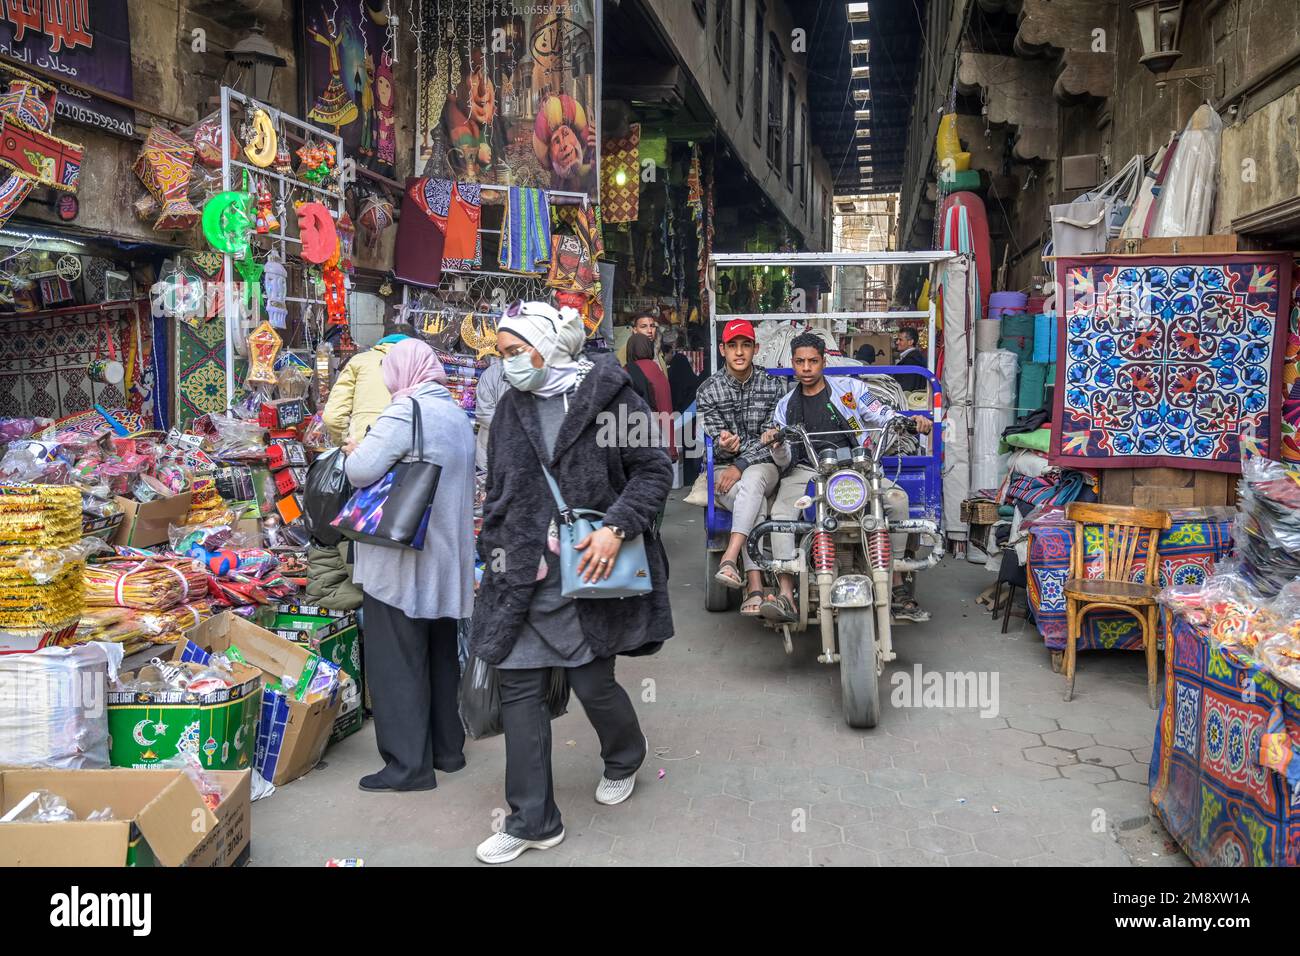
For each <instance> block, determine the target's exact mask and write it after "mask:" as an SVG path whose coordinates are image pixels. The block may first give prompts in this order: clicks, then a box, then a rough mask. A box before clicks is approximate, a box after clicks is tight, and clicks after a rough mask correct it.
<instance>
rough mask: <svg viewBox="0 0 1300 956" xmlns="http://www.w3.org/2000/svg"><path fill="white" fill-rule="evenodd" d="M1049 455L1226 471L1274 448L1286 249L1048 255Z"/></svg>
mask: <svg viewBox="0 0 1300 956" xmlns="http://www.w3.org/2000/svg"><path fill="white" fill-rule="evenodd" d="M1057 267H1058V270H1059V272H1058V275H1059V276H1060V285H1061V288H1062V289H1063V290H1064V295H1065V307H1064V308H1063V309H1062V310H1061V319H1060V321H1061V326H1060V346H1059V347H1060V354H1061V357H1060V362H1059V368H1060V378H1061V385H1060V386H1059V387H1058V388H1057V389H1056V392H1055V396H1056V397H1055V414H1054V415H1053V421H1054V422H1058V423H1059V425H1060V427H1059V430H1054V431H1056V434H1054V436H1053V444H1052V453H1051V456H1050V459H1049V460H1050V461H1051V463H1052V464H1053V465H1064V466H1072V467H1085V468H1156V467H1170V468H1200V469H1206V470H1211V471H1226V472H1236V471H1239V470H1240V468H1241V459H1242V455H1243V453H1248V454H1253V455H1261V456H1265V457H1267V456H1269V455H1274V456H1276V455H1277V454H1278V451H1279V449H1280V448H1281V444H1280V442H1281V431H1282V429H1281V424H1282V414H1281V413H1282V408H1281V402H1280V401H1279V400H1278V395H1279V393H1280V390H1281V386H1282V357H1283V354H1284V352H1285V350H1286V334H1287V322H1286V321H1285V319H1284V310H1285V309H1286V308H1287V304H1288V299H1289V297H1290V295H1291V258H1290V256H1286V255H1275V254H1264V253H1249V254H1246V253H1242V254H1236V255H1229V256H1218V257H1216V258H1215V260H1214V261H1212V262H1211V261H1197V260H1196V259H1195V258H1194V257H1190V256H1156V257H1152V258H1146V259H1142V260H1133V259H1122V260H1108V259H1107V258H1106V257H1105V256H1090V257H1086V258H1080V259H1063V260H1060V261H1059V262H1058V263H1057Z"/></svg>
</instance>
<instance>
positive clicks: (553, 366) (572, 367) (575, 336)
mask: <svg viewBox="0 0 1300 956" xmlns="http://www.w3.org/2000/svg"><path fill="white" fill-rule="evenodd" d="M509 312H516V313H517V314H514V315H510V314H507V315H505V316H503V317H502V319H501V321H500V322H499V323H497V331H498V332H509V333H510V334H511V335H517V336H519V338H521V339H523V340H524V341H525V342H527V343H528V344H529V345H531V346H532V347H533V348H535V349H537V351H538V352H539V353H540V354H541V356H542V361H543V362H544V363H545V364H546V381H545V382H543V383H542V384H541V386H540V387H538V388H535V389H533V394H534V395H540V396H541V397H542V398H554V397H555V396H556V395H563V394H565V393H566V392H570V391H572V390H573V389H574V388H576V387H577V385H578V383H579V381H580V379H581V376H582V374H584V373H585V372H586V371H587V370H588V369H589V368H591V362H588V361H586V360H585V359H580V358H579V356H580V355H582V344H583V342H585V341H586V339H587V330H586V328H585V326H584V325H583V322H582V316H581V315H579V314H578V311H577V309H572V308H570V307H569V306H567V305H566V306H563V307H561V308H560V309H556V308H554V307H553V306H551V305H549V304H548V303H546V302H524V303H522V304H521V305H519V306H518V307H517V308H515V309H510V310H508V313H509Z"/></svg>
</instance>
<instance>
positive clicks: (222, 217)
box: [203, 189, 253, 256]
mask: <svg viewBox="0 0 1300 956" xmlns="http://www.w3.org/2000/svg"><path fill="white" fill-rule="evenodd" d="M252 200H253V197H252V196H250V195H249V194H248V193H246V192H241V191H239V190H234V189H232V190H230V191H229V192H221V193H217V194H216V195H214V196H213V197H212V198H211V199H209V200H208V201H207V202H206V203H204V205H203V237H204V238H205V239H207V240H208V245H210V246H212V248H213V249H215V250H217V252H224V253H225V254H226V255H230V256H242V255H244V254H245V253H246V252H248V248H249V236H250V235H251V233H252V228H253V216H252V209H251V206H252Z"/></svg>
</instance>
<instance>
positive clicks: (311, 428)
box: [302, 412, 334, 454]
mask: <svg viewBox="0 0 1300 956" xmlns="http://www.w3.org/2000/svg"><path fill="white" fill-rule="evenodd" d="M302 443H303V445H304V446H305V447H306V448H308V449H310V450H311V451H314V452H316V453H318V454H319V453H320V452H323V451H326V450H328V449H330V448H333V447H334V439H332V438H331V437H330V430H329V429H328V428H326V427H325V420H324V419H323V418H321V416H320V412H317V413H316V414H315V415H313V416H312V417H311V418H309V419H307V423H306V425H304V426H303V430H302Z"/></svg>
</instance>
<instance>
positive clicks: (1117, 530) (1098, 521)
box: [1065, 501, 1169, 708]
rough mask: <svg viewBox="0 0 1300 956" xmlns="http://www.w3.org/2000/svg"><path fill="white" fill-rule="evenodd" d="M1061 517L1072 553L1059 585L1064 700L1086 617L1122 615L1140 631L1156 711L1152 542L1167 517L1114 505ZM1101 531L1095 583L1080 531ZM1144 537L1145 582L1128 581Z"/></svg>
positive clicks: (1079, 507) (1155, 556)
mask: <svg viewBox="0 0 1300 956" xmlns="http://www.w3.org/2000/svg"><path fill="white" fill-rule="evenodd" d="M1065 516H1066V517H1067V518H1068V519H1070V520H1071V521H1073V522H1074V523H1075V525H1074V553H1073V554H1072V555H1071V557H1070V578H1069V580H1067V581H1066V582H1065V613H1066V629H1067V631H1066V645H1065V699H1066V700H1069V699H1070V698H1071V697H1073V696H1074V667H1075V658H1076V656H1077V653H1078V641H1079V634H1080V633H1081V632H1082V630H1083V619H1084V617H1085V616H1087V614H1088V612H1089V611H1097V610H1110V611H1123V612H1125V613H1127V614H1132V615H1133V616H1134V617H1135V618H1137V621H1138V626H1139V627H1141V628H1142V647H1143V649H1144V650H1145V651H1146V655H1147V697H1148V698H1149V700H1150V703H1151V706H1152V707H1153V708H1154V707H1155V706H1156V695H1157V688H1156V644H1157V642H1158V640H1159V630H1158V627H1157V622H1158V621H1159V613H1158V605H1157V604H1156V595H1157V594H1158V593H1159V592H1160V587H1159V583H1160V573H1159V568H1160V554H1159V551H1158V549H1157V541H1158V537H1159V534H1160V532H1161V531H1166V530H1168V528H1169V513H1168V512H1167V511H1149V510H1147V509H1146V508H1123V507H1119V506H1117V505H1094V504H1084V503H1082V502H1077V501H1076V502H1073V503H1071V504H1069V505H1067V506H1066V508H1065ZM1089 526H1099V527H1100V528H1101V534H1102V537H1101V545H1102V553H1101V563H1102V573H1101V577H1099V578H1088V577H1086V566H1087V557H1088V555H1087V552H1086V550H1085V547H1084V544H1085V535H1084V532H1085V529H1086V528H1087V527H1089ZM1144 534H1145V535H1146V539H1147V546H1146V569H1147V571H1146V580H1147V582H1150V583H1138V582H1136V581H1134V580H1133V565H1134V558H1136V557H1137V556H1138V554H1139V546H1140V544H1141V541H1142V537H1143V535H1144Z"/></svg>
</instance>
